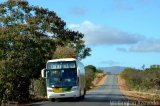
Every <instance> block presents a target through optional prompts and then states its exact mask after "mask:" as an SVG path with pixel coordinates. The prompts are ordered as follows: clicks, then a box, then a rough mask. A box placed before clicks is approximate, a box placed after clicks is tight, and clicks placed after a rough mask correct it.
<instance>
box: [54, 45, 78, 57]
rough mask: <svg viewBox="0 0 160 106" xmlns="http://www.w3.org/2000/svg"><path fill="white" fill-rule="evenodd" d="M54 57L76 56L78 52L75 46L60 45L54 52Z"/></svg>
mask: <svg viewBox="0 0 160 106" xmlns="http://www.w3.org/2000/svg"><path fill="white" fill-rule="evenodd" d="M53 58H55V59H57V58H76V53H75V50H74V49H73V48H69V47H60V46H58V47H57V48H56V51H55V52H54V54H53Z"/></svg>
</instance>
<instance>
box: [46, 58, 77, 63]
mask: <svg viewBox="0 0 160 106" xmlns="http://www.w3.org/2000/svg"><path fill="white" fill-rule="evenodd" d="M59 61H76V59H75V58H60V59H52V60H48V61H47V63H48V62H59Z"/></svg>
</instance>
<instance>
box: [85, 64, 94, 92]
mask: <svg viewBox="0 0 160 106" xmlns="http://www.w3.org/2000/svg"><path fill="white" fill-rule="evenodd" d="M85 71H86V87H87V89H89V88H90V86H91V85H92V81H93V80H94V77H95V72H96V67H95V66H93V65H88V66H86V67H85Z"/></svg>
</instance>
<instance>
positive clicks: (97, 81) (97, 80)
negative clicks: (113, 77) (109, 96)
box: [89, 73, 108, 90]
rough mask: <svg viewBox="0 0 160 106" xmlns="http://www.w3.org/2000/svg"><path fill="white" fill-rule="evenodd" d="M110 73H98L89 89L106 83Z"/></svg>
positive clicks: (94, 88)
mask: <svg viewBox="0 0 160 106" xmlns="http://www.w3.org/2000/svg"><path fill="white" fill-rule="evenodd" d="M107 77H108V75H107V74H104V73H96V75H95V78H94V80H93V81H92V86H91V87H90V89H89V90H96V89H98V88H99V87H100V86H101V85H103V84H104V81H105V80H106V79H107Z"/></svg>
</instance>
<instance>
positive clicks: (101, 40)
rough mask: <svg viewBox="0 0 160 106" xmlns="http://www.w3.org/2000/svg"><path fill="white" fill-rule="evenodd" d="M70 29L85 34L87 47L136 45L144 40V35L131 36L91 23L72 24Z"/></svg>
mask: <svg viewBox="0 0 160 106" xmlns="http://www.w3.org/2000/svg"><path fill="white" fill-rule="evenodd" d="M69 28H70V29H72V30H75V31H80V32H82V33H84V35H85V37H84V40H85V42H86V44H87V45H119V44H135V43H138V42H139V41H141V40H143V39H144V36H142V35H139V34H130V33H127V32H124V31H120V30H118V29H115V28H112V27H107V26H101V25H95V24H94V23H92V22H90V21H84V22H83V23H81V24H71V25H69Z"/></svg>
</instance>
